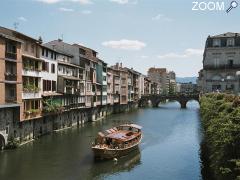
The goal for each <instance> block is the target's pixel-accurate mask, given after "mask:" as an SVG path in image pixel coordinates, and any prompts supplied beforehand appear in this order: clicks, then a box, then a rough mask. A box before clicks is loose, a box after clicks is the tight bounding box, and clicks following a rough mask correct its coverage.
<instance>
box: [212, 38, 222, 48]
mask: <svg viewBox="0 0 240 180" xmlns="http://www.w3.org/2000/svg"><path fill="white" fill-rule="evenodd" d="M220 43H221V40H220V39H213V46H214V47H219V46H220Z"/></svg>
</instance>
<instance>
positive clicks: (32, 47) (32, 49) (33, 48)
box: [31, 44, 35, 53]
mask: <svg viewBox="0 0 240 180" xmlns="http://www.w3.org/2000/svg"><path fill="white" fill-rule="evenodd" d="M34 51H35V45H34V44H32V45H31V52H32V53H34Z"/></svg>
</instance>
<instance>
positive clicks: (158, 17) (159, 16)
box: [152, 14, 173, 22]
mask: <svg viewBox="0 0 240 180" xmlns="http://www.w3.org/2000/svg"><path fill="white" fill-rule="evenodd" d="M152 20H153V21H165V22H172V21H173V19H172V18H169V17H167V16H165V15H164V14H157V15H156V16H154V17H152Z"/></svg>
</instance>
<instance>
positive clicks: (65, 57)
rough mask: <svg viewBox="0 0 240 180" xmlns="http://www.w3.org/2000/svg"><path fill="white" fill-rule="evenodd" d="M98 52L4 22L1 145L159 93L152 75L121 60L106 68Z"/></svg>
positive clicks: (120, 108)
mask: <svg viewBox="0 0 240 180" xmlns="http://www.w3.org/2000/svg"><path fill="white" fill-rule="evenodd" d="M97 54H98V53H97V51H95V50H93V49H91V48H88V47H85V46H82V45H79V44H69V43H66V42H64V41H63V40H61V39H58V40H53V41H50V42H48V43H43V42H42V38H39V39H34V38H32V37H30V36H27V35H25V34H22V33H20V32H17V31H14V30H11V29H7V28H4V27H0V148H3V147H4V146H5V145H6V144H7V143H8V142H9V141H12V140H13V139H15V140H17V141H18V142H19V143H20V144H21V143H25V142H28V141H31V140H33V139H35V138H38V137H39V136H41V135H44V134H47V133H51V132H52V131H57V130H60V129H65V128H69V127H72V126H74V125H80V124H83V123H85V122H87V121H96V120H98V119H101V118H103V117H105V116H106V115H107V114H111V113H115V112H116V113H117V112H125V111H128V110H131V109H134V108H137V107H138V101H139V100H140V98H141V96H143V95H151V94H156V93H157V92H159V89H157V88H158V87H159V84H157V83H155V82H152V81H151V78H148V77H146V76H144V75H142V74H141V73H139V72H137V71H135V70H134V69H133V68H131V69H129V68H127V67H123V65H122V63H117V64H115V65H114V66H111V67H107V63H106V62H104V60H102V59H99V58H98V56H97Z"/></svg>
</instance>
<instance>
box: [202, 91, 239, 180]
mask: <svg viewBox="0 0 240 180" xmlns="http://www.w3.org/2000/svg"><path fill="white" fill-rule="evenodd" d="M200 104H201V116H202V124H203V128H204V135H205V140H206V142H207V146H208V151H209V154H210V156H209V161H210V167H211V169H212V170H213V172H214V174H215V176H216V179H219V180H223V179H229V180H231V179H238V178H239V177H240V99H239V97H237V96H234V95H229V94H207V95H205V96H203V97H201V100H200Z"/></svg>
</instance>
